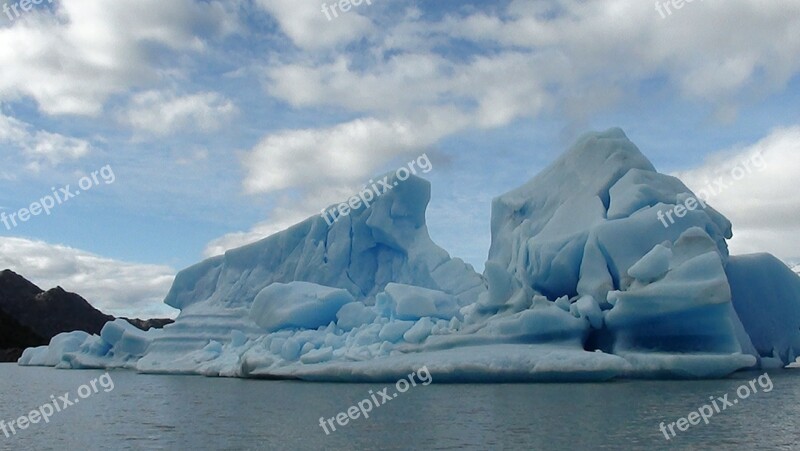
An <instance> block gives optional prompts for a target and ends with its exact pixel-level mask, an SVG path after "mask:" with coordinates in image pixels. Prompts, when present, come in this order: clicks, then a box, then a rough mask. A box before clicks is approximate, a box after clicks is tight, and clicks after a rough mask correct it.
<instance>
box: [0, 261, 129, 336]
mask: <svg viewBox="0 0 800 451" xmlns="http://www.w3.org/2000/svg"><path fill="white" fill-rule="evenodd" d="M0 310H3V311H4V312H5V313H7V314H8V315H10V316H11V317H12V318H14V319H15V320H17V322H19V323H20V324H22V325H24V326H27V327H29V328H31V329H32V330H33V331H34V332H35V333H36V334H38V335H39V336H41V337H45V338H47V339H48V340H49V339H50V338H52V337H54V336H56V335H58V334H60V333H61V332H71V331H73V330H83V331H86V332H88V333H90V334H99V333H100V329H102V328H103V326H104V325H105V324H106V323H107V322H108V321H111V320H113V319H114V317H113V316H110V315H106V314H104V313H103V312H101V311H100V310H97V309H96V308H94V307H92V305H91V304H89V303H88V302H87V301H86V299H84V298H82V297H80V296H78V295H77V294H75V293H69V292H67V291H64V289H63V288H61V287H56V288H53V289H51V290H48V291H43V290H42V289H41V288H39V287H37V286H36V285H34V284H33V283H31V282H29V281H28V280H26V279H25V278H24V277H22V276H20V275H19V274H16V273H14V272H13V271H9V270H5V271H3V272H2V273H0Z"/></svg>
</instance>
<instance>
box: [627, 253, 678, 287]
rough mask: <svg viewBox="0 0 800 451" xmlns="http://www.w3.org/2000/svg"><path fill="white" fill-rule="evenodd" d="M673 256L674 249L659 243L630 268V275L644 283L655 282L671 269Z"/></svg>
mask: <svg viewBox="0 0 800 451" xmlns="http://www.w3.org/2000/svg"><path fill="white" fill-rule="evenodd" d="M671 258H672V249H670V248H668V247H666V246H664V245H663V244H658V245H656V246H655V247H654V248H653V250H651V251H650V252H648V253H647V254H645V255H644V257H642V258H641V259H640V260H639V261H638V262H636V264H634V265H633V266H631V267H630V269H628V275H630V276H631V277H633V278H634V279H636V280H638V281H640V282H642V283H651V282H655V281H656V280H658V279H660V278H662V277H663V276H664V274H666V273H667V271H669V261H670V259H671Z"/></svg>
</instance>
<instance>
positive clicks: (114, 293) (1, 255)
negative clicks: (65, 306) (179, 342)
mask: <svg viewBox="0 0 800 451" xmlns="http://www.w3.org/2000/svg"><path fill="white" fill-rule="evenodd" d="M0 268H2V269H11V270H12V271H14V272H16V273H18V274H20V275H22V276H23V277H25V278H27V279H28V280H30V281H32V282H33V283H35V284H36V285H38V286H39V287H41V288H42V289H44V290H47V289H49V288H53V287H55V286H61V287H62V288H64V289H65V290H67V291H72V292H75V293H78V294H80V295H81V296H83V297H84V298H86V300H88V301H89V302H90V303H91V304H92V305H93V306H94V307H95V308H97V309H99V310H101V311H103V312H104V313H108V314H111V315H114V316H132V317H141V318H152V317H165V316H170V317H174V316H175V315H176V314H177V311H175V310H174V309H172V308H171V307H169V306H167V305H165V304H163V300H164V297H165V296H166V294H167V292H168V291H169V288H170V286H171V285H172V281H173V279H174V277H175V271H174V270H173V269H172V268H170V267H167V266H157V265H142V264H135V263H126V262H121V261H117V260H112V259H109V258H103V257H100V256H97V255H94V254H91V253H88V252H85V251H81V250H79V249H74V248H70V247H67V246H61V245H55V244H49V243H45V242H42V241H31V240H27V239H23V238H11V237H0Z"/></svg>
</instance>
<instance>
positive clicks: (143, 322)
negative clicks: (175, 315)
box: [122, 318, 175, 331]
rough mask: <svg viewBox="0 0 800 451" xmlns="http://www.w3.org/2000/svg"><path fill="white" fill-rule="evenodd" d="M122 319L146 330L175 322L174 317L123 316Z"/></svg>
mask: <svg viewBox="0 0 800 451" xmlns="http://www.w3.org/2000/svg"><path fill="white" fill-rule="evenodd" d="M122 319H124V320H125V321H127V322H129V323H131V324H133V325H134V326H136V327H138V328H139V329H142V330H145V331H146V330H150V329H153V328H156V329H161V328H162V327H164V326H166V325H167V324H172V323H174V322H175V320H174V319H169V318H154V319H138V318H122Z"/></svg>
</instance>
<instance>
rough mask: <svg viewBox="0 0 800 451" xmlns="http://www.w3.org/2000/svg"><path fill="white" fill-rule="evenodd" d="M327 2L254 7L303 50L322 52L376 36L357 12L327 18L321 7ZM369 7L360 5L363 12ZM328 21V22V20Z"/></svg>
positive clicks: (277, 0) (264, 2)
mask: <svg viewBox="0 0 800 451" xmlns="http://www.w3.org/2000/svg"><path fill="white" fill-rule="evenodd" d="M334 3H338V1H334V0H330V1H329V2H327V3H326V2H325V1H320V2H296V1H287V0H256V2H255V4H256V5H257V6H258V7H260V8H261V9H263V10H264V11H266V12H268V13H270V14H271V15H272V16H273V17H274V18H275V20H276V21H277V22H278V25H279V26H280V28H281V30H282V31H283V32H284V33H285V34H286V35H287V36H288V37H289V38H290V39H291V40H292V42H293V43H294V44H295V45H296V46H298V47H299V48H301V49H304V50H324V49H330V48H336V47H339V46H342V45H344V44H347V43H350V42H354V41H357V40H359V39H361V38H362V37H364V36H366V35H368V34H371V33H373V32H375V27H374V26H373V24H372V22H371V21H370V20H369V19H368V18H366V17H364V16H363V15H361V14H359V9H358V8H353V9H351V10H350V11H348V12H347V13H342V14H339V15H338V17H335V16H334V14H331V13H329V15H326V14H325V13H324V12H323V5H328V6H330V5H329V4H331V5H332V4H334ZM369 6H370V5H367V4H366V3H364V4H362V5H361V8H362V9H361V11H364V10H365V9H366V8H368V7H369ZM329 17H330V20H329Z"/></svg>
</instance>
